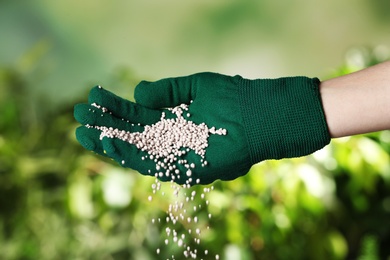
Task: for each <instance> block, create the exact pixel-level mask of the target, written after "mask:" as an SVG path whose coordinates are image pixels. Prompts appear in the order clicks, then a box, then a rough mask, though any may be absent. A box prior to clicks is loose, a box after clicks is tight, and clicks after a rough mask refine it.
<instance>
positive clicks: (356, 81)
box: [320, 61, 390, 138]
mask: <svg viewBox="0 0 390 260" xmlns="http://www.w3.org/2000/svg"><path fill="white" fill-rule="evenodd" d="M320 91H321V98H322V103H323V107H324V111H325V116H326V121H327V123H328V128H329V132H330V135H331V137H332V138H337V137H343V136H350V135H356V134H364V133H369V132H375V131H380V130H386V129H390V61H388V62H384V63H381V64H378V65H376V66H373V67H370V68H367V69H364V70H361V71H358V72H355V73H352V74H348V75H345V76H341V77H337V78H333V79H330V80H326V81H323V82H322V83H321V85H320Z"/></svg>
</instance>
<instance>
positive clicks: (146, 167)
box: [75, 73, 330, 184]
mask: <svg viewBox="0 0 390 260" xmlns="http://www.w3.org/2000/svg"><path fill="white" fill-rule="evenodd" d="M319 83H320V82H319V80H318V79H316V78H314V79H310V78H306V77H288V78H280V79H257V80H248V79H244V78H242V77H240V76H235V77H230V76H225V75H220V74H216V73H199V74H194V75H191V76H187V77H178V78H167V79H162V80H159V81H156V82H146V81H142V82H141V83H140V84H139V85H138V86H137V87H136V89H135V93H134V96H135V99H136V102H137V103H133V102H130V101H127V100H124V99H122V98H120V97H117V96H115V95H114V94H112V93H110V92H108V91H106V90H104V89H101V88H94V89H92V90H91V93H90V95H89V104H81V105H77V106H76V107H75V118H76V119H77V120H78V121H79V122H80V123H81V124H83V125H87V126H82V127H80V128H78V129H77V131H76V136H77V139H78V140H79V142H80V143H81V144H82V145H83V146H84V147H85V148H87V149H89V150H93V151H95V152H97V153H99V154H102V155H106V156H109V157H111V158H113V159H114V160H115V161H117V162H118V163H120V164H121V165H123V166H125V167H129V168H133V169H135V170H138V171H139V172H140V173H142V174H146V175H155V174H156V161H154V160H150V159H149V157H148V154H147V153H146V152H145V151H142V150H141V149H139V148H137V147H136V146H135V145H134V144H131V143H129V142H125V141H123V140H121V139H120V138H108V137H104V138H102V140H100V139H99V137H100V136H101V128H100V130H99V129H97V128H96V126H98V128H99V126H107V127H113V128H118V129H120V130H125V131H128V132H132V133H134V132H142V131H144V130H145V126H148V125H152V124H155V123H156V122H158V121H159V120H160V119H161V116H162V113H165V114H166V115H168V116H169V117H172V115H171V113H170V112H169V111H167V110H166V109H165V108H168V107H175V106H177V105H180V104H183V103H184V104H188V105H189V107H188V111H185V112H184V114H183V117H185V118H186V120H187V121H192V122H193V123H195V124H196V125H200V124H201V123H205V124H206V125H207V126H208V127H209V128H211V127H215V128H217V129H219V128H223V129H226V130H227V134H226V135H218V134H211V135H210V136H209V137H208V147H207V148H206V149H205V151H206V153H205V158H204V160H205V161H207V165H203V166H202V162H204V161H201V159H200V157H199V155H198V154H196V153H195V152H193V151H189V152H188V153H186V154H185V155H184V157H185V159H186V160H187V162H190V163H194V164H195V168H192V169H191V171H192V174H191V176H187V174H186V172H187V170H188V169H187V168H188V167H186V166H185V165H184V163H178V162H175V163H173V164H174V165H175V167H176V169H178V170H179V173H178V175H179V176H180V177H179V178H175V179H174V181H175V182H178V183H185V182H186V181H187V182H188V180H189V179H191V180H192V183H191V184H195V180H198V181H197V182H196V183H201V184H207V183H211V182H213V181H214V180H217V179H221V180H232V179H235V178H237V177H239V176H242V175H245V174H246V173H247V172H248V171H249V169H250V167H251V166H252V165H253V164H255V163H258V162H260V161H262V160H266V159H281V158H291V157H299V156H304V155H308V154H311V153H313V152H314V151H316V150H318V149H321V148H322V147H323V146H325V145H327V144H328V143H329V142H330V135H329V133H328V129H327V124H326V120H325V116H324V112H323V108H322V104H321V98H320V92H319V88H318V87H319ZM94 103H95V104H98V106H102V107H104V108H105V109H107V110H108V111H110V113H104V114H103V116H102V113H100V112H99V109H98V108H97V107H96V106H92V105H91V104H94ZM187 113H188V114H189V116H190V117H188V118H187V116H186V115H187ZM173 117H174V116H173ZM104 151H105V153H104ZM187 166H188V165H187ZM159 178H160V179H162V180H163V181H167V180H170V179H171V178H170V177H166V176H165V175H163V176H160V177H159Z"/></svg>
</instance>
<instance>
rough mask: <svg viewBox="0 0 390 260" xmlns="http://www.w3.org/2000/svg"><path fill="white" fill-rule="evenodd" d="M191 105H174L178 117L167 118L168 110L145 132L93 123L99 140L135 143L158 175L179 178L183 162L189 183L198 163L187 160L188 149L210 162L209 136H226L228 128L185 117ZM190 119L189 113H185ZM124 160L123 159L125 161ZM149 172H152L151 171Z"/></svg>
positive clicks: (202, 160) (173, 111) (105, 110)
mask: <svg viewBox="0 0 390 260" xmlns="http://www.w3.org/2000/svg"><path fill="white" fill-rule="evenodd" d="M92 106H95V107H96V108H99V109H101V111H102V112H103V113H107V112H109V111H108V110H107V108H105V107H102V106H100V105H98V104H96V103H93V104H92ZM188 107H189V106H188V105H186V104H181V105H179V106H177V107H175V108H170V109H168V110H169V111H170V112H171V113H172V114H174V115H176V118H170V119H167V118H165V112H163V113H162V116H161V119H160V121H158V122H157V123H155V124H153V125H146V126H145V127H144V131H143V132H129V131H125V130H120V129H117V128H113V127H106V126H94V127H95V128H96V129H98V130H100V131H101V134H100V139H103V138H105V137H107V138H118V139H120V140H122V141H124V142H128V143H129V144H133V145H135V146H136V147H137V148H138V149H139V150H141V151H145V152H146V153H147V154H148V155H147V156H145V157H142V159H143V160H145V159H150V160H154V162H155V163H156V168H155V169H149V171H150V172H151V171H154V175H155V176H156V177H164V176H165V177H169V178H170V179H172V180H173V181H175V180H176V178H180V170H179V169H178V167H177V165H178V164H180V165H183V166H184V167H185V168H186V176H187V177H188V178H187V180H186V184H187V185H191V184H193V182H194V181H195V182H196V183H199V182H200V180H199V179H197V180H193V179H192V178H191V174H192V170H193V169H194V168H195V162H188V161H187V160H185V159H181V158H183V157H184V156H185V155H186V154H187V153H188V152H189V151H194V152H195V154H197V155H199V157H200V162H201V166H202V167H204V166H206V165H207V163H208V162H207V160H205V155H206V148H207V147H208V138H209V136H210V134H216V135H226V134H227V131H226V129H222V128H220V129H215V127H211V128H209V127H208V126H207V125H206V124H205V123H201V124H199V125H197V124H195V123H194V122H192V121H188V120H186V118H184V117H183V113H184V111H188ZM186 116H187V118H188V117H190V114H189V113H187V114H186ZM124 163H125V161H122V164H124ZM150 172H149V173H150Z"/></svg>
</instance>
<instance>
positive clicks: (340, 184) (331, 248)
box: [0, 0, 390, 260]
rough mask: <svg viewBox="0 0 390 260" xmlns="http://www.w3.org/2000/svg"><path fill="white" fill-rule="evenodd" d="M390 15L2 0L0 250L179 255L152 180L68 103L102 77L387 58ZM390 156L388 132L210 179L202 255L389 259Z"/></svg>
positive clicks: (329, 7) (328, 5)
mask: <svg viewBox="0 0 390 260" xmlns="http://www.w3.org/2000/svg"><path fill="white" fill-rule="evenodd" d="M388 10H390V2H389V1H386V0H376V1H364V0H354V1H352V0H346V1H336V0H330V1H319V0H314V1H264V0H263V1H250V0H245V1H222V0H217V1H206V0H197V1H174V0H166V1H137V2H136V1H123V0H121V1H107V0H99V1H96V0H94V1H93V0H84V1H75V0H67V1H63V0H59V1H49V0H36V1H35V0H31V1H7V0H2V1H0V38H1V40H0V259H137V260H138V259H141V260H143V259H145V260H148V259H167V258H171V256H172V255H173V254H174V253H175V254H176V253H177V248H174V247H173V246H165V247H161V245H162V244H163V241H162V239H161V237H160V235H159V234H160V233H162V230H163V229H164V226H163V225H160V226H159V225H152V223H151V222H150V220H151V219H152V218H156V217H164V216H165V211H166V209H165V208H164V207H163V206H161V205H164V203H161V202H162V201H163V198H158V197H156V198H155V199H154V200H153V203H150V202H148V200H147V197H148V196H149V195H150V194H151V184H152V183H153V178H149V177H143V176H140V175H139V174H138V173H136V172H133V171H132V170H129V169H123V168H121V167H119V166H117V165H116V164H113V163H112V162H111V161H108V160H106V159H104V158H102V157H99V156H96V155H94V154H92V153H90V152H88V151H86V150H84V149H83V148H82V147H81V146H80V145H79V144H78V143H77V141H76V140H75V137H74V130H75V128H76V127H77V126H78V125H77V123H76V122H75V120H74V119H73V105H74V104H76V103H79V102H85V101H86V98H87V94H88V91H89V89H90V88H91V87H93V86H94V85H97V84H100V85H102V86H104V87H105V88H107V89H109V90H111V91H113V92H115V93H117V94H119V95H122V96H123V97H125V98H128V99H130V100H131V99H132V98H133V97H132V96H133V89H134V87H135V86H136V84H137V82H139V80H141V79H147V80H157V79H159V78H163V77H170V76H180V75H188V74H192V73H196V72H200V71H214V72H219V73H223V74H228V75H236V74H240V75H242V76H243V77H247V78H260V77H266V78H271V77H281V76H290V75H306V76H310V77H319V78H320V79H322V80H324V79H326V78H329V77H334V76H337V75H342V74H345V73H350V72H352V71H355V70H358V69H362V68H364V67H367V66H370V65H373V64H376V63H379V62H381V61H384V60H386V59H389V57H390V51H389V50H390V16H389V15H388ZM389 154H390V132H389V131H383V132H379V133H373V134H368V135H363V136H354V137H350V138H342V139H337V140H333V141H332V143H331V145H329V146H327V147H326V148H325V149H323V150H321V151H319V152H316V153H315V154H313V155H311V156H308V157H304V158H298V159H292V160H281V161H266V162H262V163H260V164H258V165H255V166H254V167H253V168H252V170H251V172H250V173H249V174H248V175H246V176H245V177H242V178H239V179H237V180H235V181H232V182H225V183H222V182H216V183H214V186H215V190H214V191H213V192H211V193H210V194H209V198H208V199H209V200H210V204H209V206H208V207H205V208H204V211H205V212H210V213H212V214H213V218H212V219H211V220H210V221H209V222H210V223H209V224H210V228H211V230H210V231H209V232H208V233H207V234H205V236H204V238H202V243H201V245H199V246H198V247H199V251H202V252H203V251H204V250H206V249H207V250H209V252H210V255H215V254H219V255H220V256H221V259H229V260H237V259H244V260H252V259H361V260H369V259H390V258H389V256H390V246H389V245H390V155H389ZM195 189H199V187H198V188H195ZM203 215H204V216H203ZM203 215H202V214H201V217H202V216H203V217H202V218H204V219H203V221H207V218H206V217H205V216H206V214H203ZM157 247H160V248H161V250H162V251H161V253H160V255H156V248H157ZM200 257H201V256H200ZM200 257H199V258H200ZM203 257H204V259H207V257H205V256H203ZM176 259H182V255H180V254H178V255H177V256H176Z"/></svg>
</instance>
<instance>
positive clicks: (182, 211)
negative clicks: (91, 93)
mask: <svg viewBox="0 0 390 260" xmlns="http://www.w3.org/2000/svg"><path fill="white" fill-rule="evenodd" d="M191 103H192V101H191ZM92 106H94V107H96V108H98V109H99V110H101V112H102V114H101V115H102V116H103V114H104V113H109V114H112V113H111V112H110V111H109V110H108V109H107V108H105V107H103V106H100V105H99V104H96V103H93V104H92ZM188 110H189V106H188V105H186V104H181V105H179V106H177V107H174V108H171V109H168V111H170V113H172V114H173V115H176V118H174V119H167V118H166V114H165V112H163V113H162V116H161V118H160V121H158V122H157V123H155V124H152V125H147V126H145V127H144V130H143V132H128V131H124V130H120V129H114V128H112V127H106V126H89V125H87V127H93V128H96V129H98V130H100V131H101V133H100V139H103V138H117V139H120V140H122V141H124V142H128V143H129V144H132V145H135V146H136V147H137V148H138V149H139V150H141V151H144V152H146V153H147V155H146V156H142V158H141V159H142V160H151V161H153V162H154V163H155V167H154V168H153V169H148V173H149V174H151V175H152V172H153V173H154V176H155V177H160V178H161V177H164V176H166V177H170V179H171V182H170V188H171V189H172V195H173V196H172V198H173V201H172V202H171V203H170V204H169V206H168V209H167V211H166V214H167V216H166V217H165V218H163V219H165V225H167V227H166V228H165V233H164V232H163V235H165V239H164V240H163V241H164V245H165V246H168V245H169V244H171V243H173V244H174V245H176V246H177V247H179V248H181V249H182V255H181V256H178V258H179V259H182V257H183V256H184V257H185V258H187V259H188V258H192V259H197V257H198V256H200V254H199V252H198V250H197V248H192V247H191V246H190V244H193V243H191V236H193V239H192V241H193V242H194V243H195V244H193V245H194V247H196V246H198V245H199V244H200V243H201V234H202V232H201V231H202V228H204V227H205V226H207V228H206V230H208V229H209V226H208V225H205V224H204V223H201V221H199V218H198V216H194V214H199V213H201V209H203V208H207V207H206V206H207V205H208V200H206V196H205V195H206V194H207V193H209V192H210V191H211V190H213V189H214V187H213V186H211V188H207V187H206V188H204V189H203V192H198V193H197V192H196V191H190V190H189V189H190V188H192V184H194V183H196V184H199V183H200V182H201V180H200V179H199V178H197V179H193V173H194V171H196V163H197V162H192V161H191V162H190V161H187V160H186V159H183V158H184V157H185V155H186V154H187V153H188V152H190V151H193V152H194V153H195V154H196V155H198V156H199V162H200V164H199V165H200V166H201V167H206V166H207V165H208V162H207V160H206V149H207V147H208V138H209V136H210V135H220V136H223V135H226V134H227V130H226V129H222V128H220V129H216V128H215V127H211V128H209V127H208V126H207V125H206V124H205V123H201V124H199V125H197V124H195V123H194V122H192V121H188V120H186V118H187V119H188V118H190V116H191V115H190V113H189V112H188ZM184 111H187V112H184ZM92 112H95V111H92ZM183 113H185V115H186V118H184V117H183ZM122 120H123V121H126V122H129V121H127V120H125V119H122ZM132 125H133V126H134V124H132ZM138 125H139V124H138ZM125 163H126V162H125V160H122V161H121V164H122V165H125ZM179 165H181V166H183V167H184V168H185V170H184V172H181V171H180V170H179ZM180 168H182V167H180ZM182 173H184V174H182ZM181 174H182V175H181ZM180 177H182V178H186V182H185V184H183V185H177V184H175V183H174V182H175V180H178V179H180ZM161 186H162V185H161V182H160V181H159V180H158V179H157V178H156V180H155V182H154V183H153V184H152V185H151V188H152V193H153V194H162V195H164V194H165V193H164V191H162V190H161V189H162V187H161ZM148 201H150V202H152V201H153V197H152V195H150V196H148ZM196 201H198V202H199V201H201V202H202V203H204V205H203V207H202V205H200V204H199V205H193V203H194V202H196ZM191 206H192V208H193V210H188V208H189V207H191ZM207 216H208V218H206V220H209V219H210V218H211V214H208V215H207ZM151 222H152V223H153V224H158V225H161V224H163V223H162V221H161V219H160V218H158V219H157V221H156V219H154V218H153V219H152V221H151ZM183 227H184V229H183ZM186 234H187V235H186ZM203 252H204V256H207V255H208V254H209V251H208V250H204V251H203ZM156 253H157V254H161V253H162V252H161V249H160V248H157V249H156ZM171 259H172V260H174V259H175V256H174V255H172V258H171ZM215 259H217V260H218V259H219V255H216V256H215Z"/></svg>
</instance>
